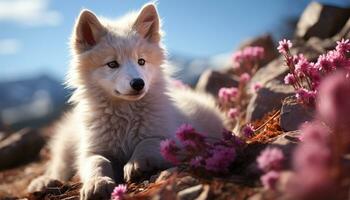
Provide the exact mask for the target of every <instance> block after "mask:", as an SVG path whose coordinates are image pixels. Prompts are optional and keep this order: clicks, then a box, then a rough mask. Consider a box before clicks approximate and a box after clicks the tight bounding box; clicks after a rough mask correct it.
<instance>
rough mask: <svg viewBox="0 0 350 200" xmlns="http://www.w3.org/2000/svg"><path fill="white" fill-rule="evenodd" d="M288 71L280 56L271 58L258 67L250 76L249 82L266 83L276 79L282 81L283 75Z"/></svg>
mask: <svg viewBox="0 0 350 200" xmlns="http://www.w3.org/2000/svg"><path fill="white" fill-rule="evenodd" d="M288 72H289V69H288V67H287V66H285V64H284V60H283V58H282V57H279V58H278V59H275V60H273V61H272V62H270V63H269V64H268V65H266V66H265V67H263V68H260V69H259V70H258V71H257V72H256V73H255V74H254V76H253V77H252V79H251V81H250V82H251V83H261V84H262V85H266V84H267V83H268V82H270V81H272V80H278V81H280V82H281V83H282V81H283V78H284V76H285V75H286V74H287V73H288Z"/></svg>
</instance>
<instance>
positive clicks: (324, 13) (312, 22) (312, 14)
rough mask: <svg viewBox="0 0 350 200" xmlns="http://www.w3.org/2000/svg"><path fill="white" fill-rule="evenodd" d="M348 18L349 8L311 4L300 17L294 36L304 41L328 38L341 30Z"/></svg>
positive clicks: (349, 14)
mask: <svg viewBox="0 0 350 200" xmlns="http://www.w3.org/2000/svg"><path fill="white" fill-rule="evenodd" d="M349 17H350V9H349V8H339V7H335V6H330V5H322V4H320V3H317V2H311V3H310V4H309V5H308V6H307V8H306V9H305V10H304V12H303V14H302V15H301V17H300V20H299V22H298V24H297V29H296V32H295V35H296V37H298V38H302V39H304V40H308V39H309V38H310V37H318V38H322V39H325V38H329V37H332V36H334V35H335V34H337V33H338V32H339V31H340V30H341V29H342V27H343V26H344V24H345V23H346V22H347V20H348V19H349Z"/></svg>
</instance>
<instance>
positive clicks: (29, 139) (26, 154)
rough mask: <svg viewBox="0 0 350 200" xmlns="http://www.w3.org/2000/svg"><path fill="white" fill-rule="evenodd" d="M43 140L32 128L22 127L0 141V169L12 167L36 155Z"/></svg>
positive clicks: (42, 144) (43, 142)
mask: <svg viewBox="0 0 350 200" xmlns="http://www.w3.org/2000/svg"><path fill="white" fill-rule="evenodd" d="M44 144H45V140H44V138H43V136H41V135H40V134H39V132H37V131H35V130H33V129H22V130H20V131H18V132H16V133H13V134H11V135H10V136H8V137H7V138H6V139H4V140H2V141H0V169H5V168H10V167H14V166H16V165H19V164H23V163H25V162H28V161H31V160H33V159H34V158H36V157H37V155H38V154H39V152H40V150H41V148H42V147H43V146H44Z"/></svg>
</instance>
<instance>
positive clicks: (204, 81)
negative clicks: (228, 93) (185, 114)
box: [196, 70, 238, 97]
mask: <svg viewBox="0 0 350 200" xmlns="http://www.w3.org/2000/svg"><path fill="white" fill-rule="evenodd" d="M237 86H238V81H236V80H234V79H233V77H232V76H231V75H229V74H227V73H224V72H220V71H214V70H206V71H205V72H204V73H203V74H202V75H201V76H200V78H199V80H198V82H197V85H196V90H197V91H199V92H206V93H209V94H211V95H213V96H215V97H216V96H217V95H218V92H219V90H220V88H222V87H237Z"/></svg>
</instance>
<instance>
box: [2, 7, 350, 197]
mask: <svg viewBox="0 0 350 200" xmlns="http://www.w3.org/2000/svg"><path fill="white" fill-rule="evenodd" d="M310 16H312V17H310ZM341 38H350V9H344V8H336V7H332V6H326V5H321V4H318V3H311V4H310V5H309V6H308V7H307V9H306V10H305V12H304V13H303V14H302V16H301V18H300V20H299V22H298V24H297V28H296V32H295V38H294V44H295V45H294V47H293V49H292V51H293V53H303V54H304V55H305V56H306V57H307V58H308V59H309V60H310V61H315V60H316V59H317V57H318V55H320V54H322V53H325V52H326V51H328V50H330V49H333V48H334V47H335V45H336V41H338V40H340V39H341ZM275 44H276V42H275V41H273V38H272V37H271V36H270V35H263V36H261V37H257V38H254V39H252V40H250V41H247V42H245V43H244V44H243V45H242V46H241V47H240V48H244V47H247V46H262V47H264V48H265V52H266V56H265V59H264V60H262V61H261V62H260V63H259V70H258V71H257V72H256V74H255V75H254V76H253V77H252V79H251V81H250V84H251V85H252V84H254V83H257V82H259V83H261V84H262V88H261V89H260V90H259V91H258V92H256V93H253V94H251V98H249V99H247V102H248V106H247V111H246V117H245V121H246V122H252V123H253V125H254V127H261V131H259V134H257V135H255V136H254V137H252V138H251V139H250V140H249V141H248V145H247V146H246V147H245V148H244V150H243V151H242V153H241V154H239V155H238V158H237V159H236V161H235V163H234V164H233V165H232V167H231V168H230V173H229V175H226V176H212V175H211V174H208V173H204V172H202V171H193V170H190V169H188V168H186V167H184V166H178V167H174V168H171V169H167V170H165V171H162V172H159V173H158V174H153V175H149V176H148V178H145V180H143V181H140V182H139V183H129V184H128V194H127V195H126V197H125V199H275V198H274V196H273V195H274V194H270V193H269V192H267V191H266V190H264V189H263V187H262V186H261V184H260V182H259V175H260V174H259V173H258V170H257V164H256V161H255V160H256V157H257V155H258V154H259V153H260V150H261V149H263V148H265V147H266V146H278V147H280V148H281V149H282V150H283V151H284V153H285V155H286V156H287V158H289V155H290V154H291V153H292V150H293V148H294V146H295V145H296V144H297V143H298V135H299V131H298V128H299V126H300V124H301V123H303V122H305V121H309V120H311V119H312V118H313V113H314V111H313V110H312V109H306V108H305V107H303V106H301V105H299V104H298V103H296V102H295V100H294V99H293V97H292V96H293V95H294V91H293V88H291V86H287V85H285V84H284V83H283V78H284V76H285V75H286V74H287V73H288V68H287V67H286V66H284V65H283V59H282V57H281V56H279V54H278V53H277V51H276V45H275ZM237 85H238V79H237V77H235V75H234V72H233V70H232V68H231V66H223V68H222V70H216V71H215V70H208V71H206V72H204V73H203V74H202V76H201V77H200V79H199V81H198V83H197V85H196V86H195V90H198V91H202V92H207V93H209V94H212V95H213V96H215V97H217V94H218V91H219V89H220V88H221V87H233V86H237ZM247 88H249V87H247ZM50 127H52V126H51V125H49V126H47V127H46V128H42V129H39V130H32V129H24V130H21V131H19V132H16V133H13V134H5V133H0V169H1V171H0V199H18V198H24V199H38V200H39V199H79V189H80V187H81V184H80V183H79V179H78V178H77V177H74V178H73V180H72V181H71V182H70V183H65V184H62V183H59V182H57V186H56V187H51V188H48V189H46V190H45V191H41V192H36V193H33V194H28V193H27V192H26V187H27V186H28V184H29V182H30V181H31V180H32V179H33V178H34V177H36V176H38V175H40V174H42V173H43V171H44V170H45V164H46V162H47V160H48V159H49V158H50V152H49V151H48V149H47V146H46V145H45V143H46V141H47V140H48V139H49V138H50V137H51V128H50ZM287 160H288V159H287ZM286 165H288V162H287V164H286ZM286 169H288V166H286ZM283 174H284V176H286V177H287V176H288V170H287V171H286V172H285V173H283ZM281 187H283V178H282V179H281Z"/></svg>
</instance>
